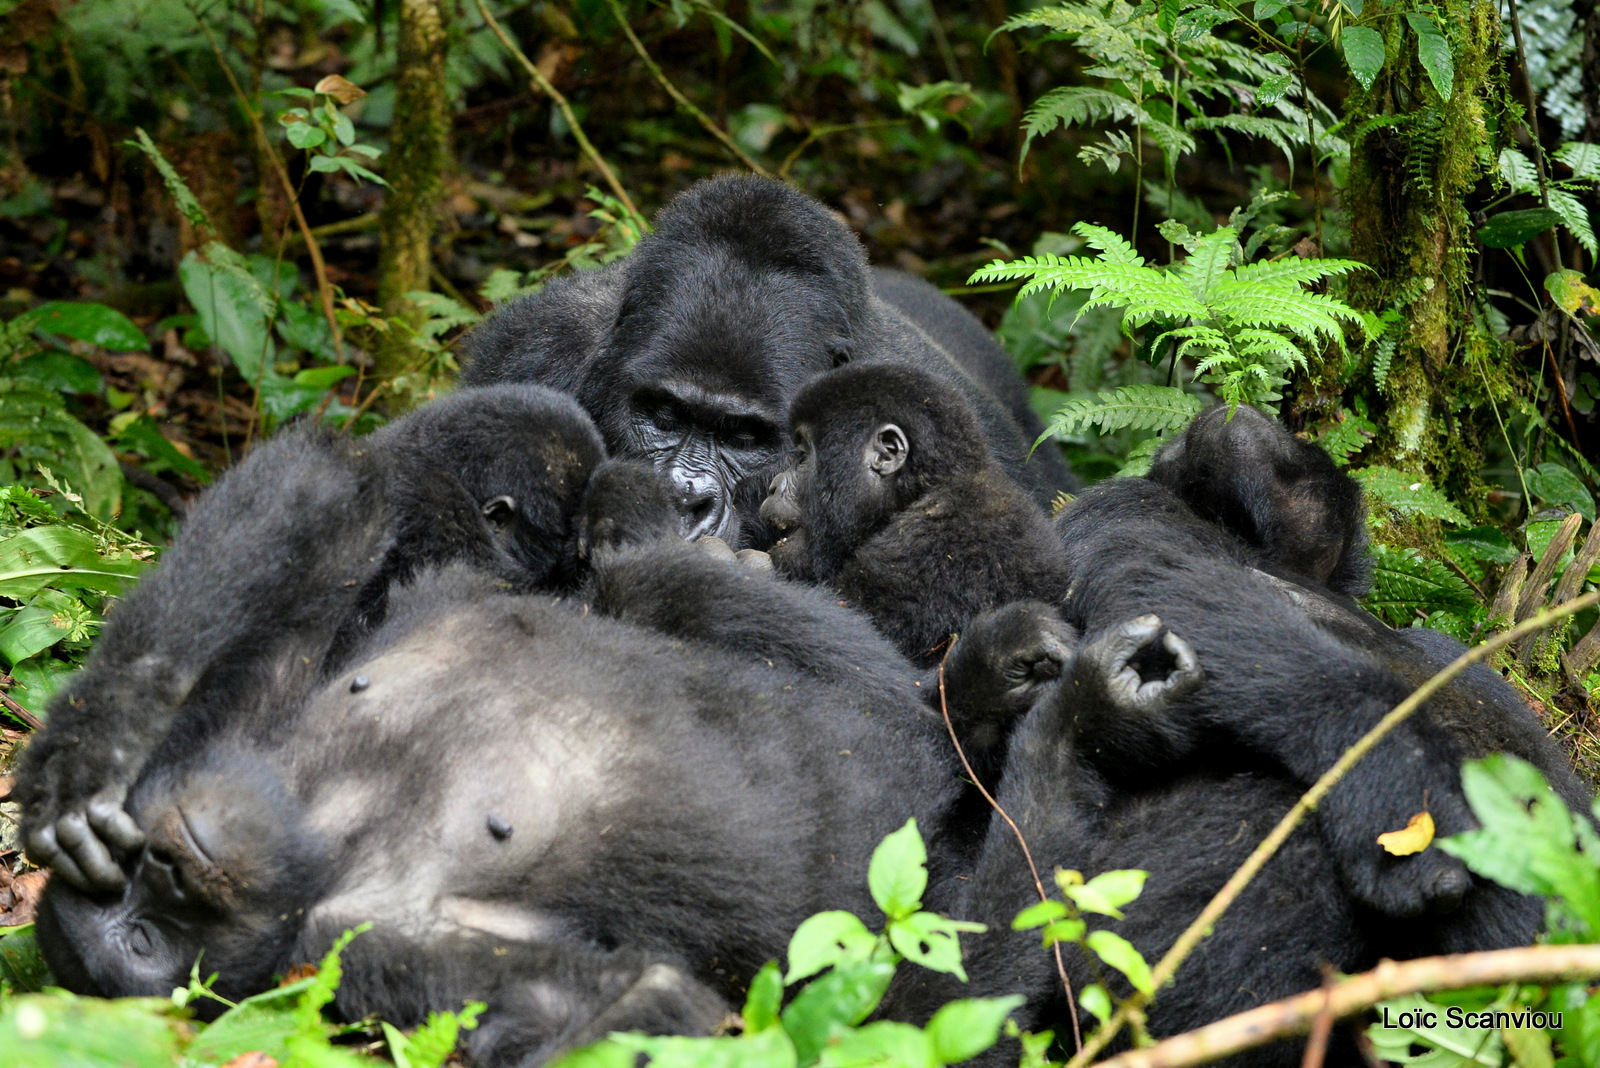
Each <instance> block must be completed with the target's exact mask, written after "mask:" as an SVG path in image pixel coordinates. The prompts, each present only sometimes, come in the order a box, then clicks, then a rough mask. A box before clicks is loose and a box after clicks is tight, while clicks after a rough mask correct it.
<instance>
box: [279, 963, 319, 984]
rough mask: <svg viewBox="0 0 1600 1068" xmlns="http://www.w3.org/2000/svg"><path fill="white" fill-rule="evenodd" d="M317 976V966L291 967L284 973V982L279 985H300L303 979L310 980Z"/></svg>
mask: <svg viewBox="0 0 1600 1068" xmlns="http://www.w3.org/2000/svg"><path fill="white" fill-rule="evenodd" d="M316 974H317V966H316V965H315V964H295V965H291V966H290V968H289V970H288V971H286V972H284V973H283V982H281V983H279V984H278V985H279V986H288V985H289V984H290V983H298V982H299V981H300V980H302V979H310V978H311V977H312V976H313V975H316Z"/></svg>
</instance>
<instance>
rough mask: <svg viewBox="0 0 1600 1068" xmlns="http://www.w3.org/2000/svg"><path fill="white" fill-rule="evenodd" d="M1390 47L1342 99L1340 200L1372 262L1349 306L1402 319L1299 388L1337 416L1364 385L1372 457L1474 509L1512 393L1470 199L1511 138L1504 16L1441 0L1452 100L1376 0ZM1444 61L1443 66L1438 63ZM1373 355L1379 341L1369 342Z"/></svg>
mask: <svg viewBox="0 0 1600 1068" xmlns="http://www.w3.org/2000/svg"><path fill="white" fill-rule="evenodd" d="M1374 8H1376V9H1377V11H1378V12H1379V13H1380V19H1379V20H1378V21H1377V22H1375V23H1369V24H1370V25H1373V26H1374V27H1375V28H1378V29H1380V30H1381V32H1382V33H1383V34H1384V38H1385V46H1386V57H1385V61H1384V65H1383V68H1382V70H1381V71H1380V72H1379V74H1378V76H1377V79H1376V80H1375V81H1374V82H1373V84H1372V86H1371V88H1370V89H1367V90H1362V89H1361V88H1360V87H1359V86H1355V87H1354V88H1353V91H1352V93H1351V96H1350V98H1349V100H1348V102H1347V106H1346V116H1347V119H1348V123H1347V125H1346V127H1345V129H1346V130H1347V131H1349V133H1348V135H1347V136H1349V137H1350V138H1351V142H1352V143H1351V158H1350V171H1349V179H1348V182H1347V185H1346V188H1345V190H1344V193H1343V204H1344V207H1345V209H1346V211H1347V212H1348V218H1349V220H1350V230H1351V233H1350V238H1351V240H1350V254H1351V256H1352V258H1354V259H1358V260H1361V261H1362V262H1364V263H1367V264H1369V265H1370V266H1371V267H1372V268H1373V270H1372V271H1371V272H1370V273H1361V274H1359V275H1357V276H1355V277H1354V278H1353V279H1352V282H1351V286H1350V300H1351V303H1353V304H1355V305H1356V306H1357V307H1360V308H1363V309H1365V310H1368V311H1370V312H1372V313H1374V314H1375V315H1383V314H1384V313H1390V317H1391V318H1394V317H1395V316H1397V317H1398V318H1396V319H1395V321H1394V322H1393V324H1392V325H1391V326H1390V331H1391V332H1390V334H1389V335H1387V338H1386V342H1385V343H1384V344H1380V345H1378V346H1375V347H1374V348H1375V349H1376V353H1375V354H1373V355H1372V356H1371V358H1369V359H1367V360H1365V361H1364V362H1361V363H1359V364H1354V365H1352V364H1344V365H1342V366H1341V365H1340V364H1339V362H1338V361H1336V360H1331V361H1329V363H1328V364H1327V365H1326V366H1325V367H1324V368H1323V369H1322V370H1321V373H1320V374H1318V375H1317V376H1315V377H1316V380H1315V381H1312V382H1309V383H1307V384H1306V386H1305V388H1304V389H1303V390H1302V391H1301V392H1300V394H1299V396H1298V398H1297V408H1298V409H1299V411H1300V413H1301V415H1302V416H1303V417H1306V418H1309V419H1311V420H1313V421H1314V420H1316V419H1318V418H1320V417H1325V416H1328V415H1332V414H1333V410H1332V409H1333V408H1334V406H1335V405H1339V404H1342V403H1348V401H1349V400H1350V399H1351V398H1352V397H1353V396H1358V395H1365V396H1366V397H1367V399H1368V402H1369V404H1371V405H1372V407H1373V414H1374V416H1375V417H1376V418H1375V421H1376V422H1377V424H1378V426H1379V428H1380V430H1379V436H1378V438H1377V440H1376V441H1374V442H1373V443H1372V445H1370V446H1369V447H1368V449H1367V450H1366V451H1365V452H1364V453H1363V455H1362V460H1363V462H1365V463H1385V464H1389V465H1392V466H1394V467H1398V468H1401V469H1403V470H1409V471H1413V472H1417V473H1419V474H1424V475H1427V476H1428V477H1430V478H1431V479H1432V480H1433V481H1434V482H1435V483H1436V484H1438V485H1440V486H1441V487H1442V488H1445V489H1446V490H1447V491H1448V492H1449V493H1450V494H1451V496H1452V497H1454V498H1455V499H1456V500H1458V501H1462V502H1466V503H1468V504H1469V505H1470V504H1472V503H1474V502H1475V501H1476V500H1478V499H1479V498H1480V497H1481V495H1482V492H1483V487H1482V486H1481V484H1480V483H1479V479H1480V475H1479V472H1480V470H1481V468H1482V466H1483V450H1484V444H1485V441H1486V437H1487V435H1488V434H1490V433H1498V430H1497V424H1496V422H1495V416H1494V412H1493V410H1492V409H1491V407H1490V405H1489V403H1488V401H1489V396H1490V394H1491V393H1492V394H1493V396H1494V400H1495V402H1496V403H1498V404H1500V405H1501V407H1502V410H1503V409H1504V405H1505V404H1506V402H1507V401H1508V400H1509V399H1510V390H1509V382H1507V381H1506V380H1505V378H1504V375H1505V371H1504V366H1503V361H1501V360H1498V359H1496V358H1495V357H1496V355H1497V353H1496V346H1495V344H1494V342H1493V340H1492V339H1491V338H1489V337H1487V336H1485V335H1484V334H1483V332H1482V331H1481V330H1479V329H1478V328H1477V327H1476V326H1475V325H1474V324H1475V321H1476V316H1475V313H1474V290H1473V286H1472V279H1473V273H1474V267H1475V265H1474V253H1473V251H1472V250H1473V237H1472V223H1471V220H1470V218H1469V215H1468V210H1467V197H1468V195H1469V194H1470V193H1471V192H1472V190H1473V188H1474V187H1475V186H1476V185H1478V183H1479V182H1480V181H1481V180H1482V179H1483V178H1484V177H1485V176H1486V175H1487V174H1489V173H1491V172H1492V171H1493V169H1494V167H1495V160H1496V157H1497V154H1498V152H1499V149H1500V147H1501V144H1502V139H1503V137H1504V136H1505V134H1504V131H1505V130H1506V128H1507V125H1508V123H1509V119H1508V117H1507V116H1506V114H1505V112H1506V104H1505V101H1506V75H1505V66H1504V62H1505V61H1504V57H1503V55H1502V48H1501V40H1502V38H1501V25H1500V20H1499V17H1498V14H1497V12H1496V8H1495V6H1494V4H1493V3H1492V2H1488V0H1443V2H1442V3H1441V4H1440V10H1439V13H1438V15H1439V18H1438V25H1439V26H1441V27H1442V28H1443V31H1444V33H1445V34H1446V36H1447V37H1448V39H1449V42H1450V51H1451V54H1452V57H1453V61H1454V80H1453V83H1452V84H1451V85H1450V86H1449V88H1450V92H1449V94H1448V98H1447V97H1446V95H1445V94H1443V93H1441V92H1440V91H1439V89H1438V88H1436V87H1435V85H1434V84H1433V82H1432V80H1431V79H1430V76H1429V72H1428V69H1427V68H1426V67H1425V66H1424V65H1423V63H1422V62H1421V61H1420V60H1419V57H1418V33H1417V30H1416V29H1415V28H1414V26H1413V25H1412V24H1411V23H1410V22H1409V21H1408V19H1407V17H1406V13H1407V11H1408V10H1412V11H1414V10H1415V8H1414V5H1412V4H1409V3H1403V2H1396V0H1378V2H1377V3H1375V4H1374V3H1369V4H1368V5H1367V11H1368V12H1369V13H1370V12H1372V11H1373V10H1374ZM1436 69H1437V68H1436ZM1368 351H1369V353H1371V352H1372V349H1369V350H1368Z"/></svg>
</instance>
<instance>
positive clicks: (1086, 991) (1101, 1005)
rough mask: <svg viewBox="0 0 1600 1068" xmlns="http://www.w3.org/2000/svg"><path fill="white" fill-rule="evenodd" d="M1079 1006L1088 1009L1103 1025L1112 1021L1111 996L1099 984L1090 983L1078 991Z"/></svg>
mask: <svg viewBox="0 0 1600 1068" xmlns="http://www.w3.org/2000/svg"><path fill="white" fill-rule="evenodd" d="M1078 1004H1079V1005H1082V1006H1083V1007H1084V1008H1086V1009H1088V1010H1089V1012H1090V1013H1091V1014H1093V1016H1094V1018H1095V1019H1097V1020H1099V1021H1100V1022H1101V1023H1105V1022H1106V1021H1107V1020H1109V1019H1111V995H1110V994H1108V993H1106V988H1105V987H1103V986H1101V985H1100V984H1099V983H1090V984H1089V985H1088V986H1086V987H1084V988H1083V989H1082V990H1080V991H1078Z"/></svg>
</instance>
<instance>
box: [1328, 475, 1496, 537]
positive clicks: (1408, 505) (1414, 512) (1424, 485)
mask: <svg viewBox="0 0 1600 1068" xmlns="http://www.w3.org/2000/svg"><path fill="white" fill-rule="evenodd" d="M1350 473H1351V474H1352V475H1354V476H1355V477H1356V479H1357V480H1358V481H1359V482H1360V483H1361V488H1362V489H1364V490H1366V492H1367V496H1368V497H1371V498H1373V499H1375V500H1377V501H1378V502H1379V503H1381V504H1382V505H1384V506H1385V507H1387V508H1392V509H1394V510H1395V511H1396V512H1399V513H1400V514H1401V515H1407V516H1421V517H1423V518H1425V519H1441V520H1443V521H1445V522H1446V523H1454V524H1456V525H1457V526H1463V527H1464V526H1467V525H1468V524H1467V517H1466V516H1465V515H1463V514H1462V513H1461V509H1459V508H1457V507H1456V506H1455V505H1454V504H1451V503H1450V498H1448V497H1446V496H1445V495H1444V494H1443V493H1440V492H1439V491H1438V490H1437V489H1435V488H1433V487H1432V486H1431V485H1429V484H1428V482H1427V480H1426V479H1424V478H1422V477H1421V476H1419V475H1408V474H1406V473H1405V472H1404V471H1396V470H1395V469H1394V468H1392V467H1384V466H1382V465H1374V466H1372V467H1364V468H1362V469H1361V470H1359V471H1352V472H1350Z"/></svg>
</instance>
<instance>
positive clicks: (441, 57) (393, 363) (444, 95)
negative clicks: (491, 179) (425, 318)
mask: <svg viewBox="0 0 1600 1068" xmlns="http://www.w3.org/2000/svg"><path fill="white" fill-rule="evenodd" d="M399 16H400V19H399V21H400V32H399V40H398V42H397V43H396V68H395V90H396V94H395V107H394V125H393V127H392V129H391V137H390V146H391V147H390V149H389V159H388V167H387V175H386V176H387V178H388V180H389V183H390V185H391V186H392V187H393V188H392V189H391V190H390V191H389V194H388V196H387V197H385V198H384V203H383V213H382V217H381V220H380V224H379V225H380V230H381V235H382V242H383V244H382V249H381V252H380V254H379V257H378V300H379V303H380V304H382V306H383V310H384V312H385V313H386V314H388V315H396V316H401V317H404V318H412V317H414V316H416V314H417V312H416V310H415V308H414V307H413V306H412V304H411V302H410V301H408V300H407V299H406V296H405V295H406V293H408V292H410V291H412V290H421V289H427V288H428V275H429V269H430V267H431V264H432V260H431V257H430V253H429V244H430V242H431V241H432V238H433V231H434V226H435V225H436V222H437V219H438V211H439V201H440V198H441V194H442V191H443V188H444V177H445V174H446V173H447V172H448V171H449V169H450V98H449V95H448V92H447V91H446V87H445V50H446V37H445V29H444V18H443V13H442V12H441V11H440V4H439V0H400V11H399ZM410 353H411V349H410V347H409V346H408V345H407V344H406V343H405V340H404V339H403V338H402V337H399V336H396V334H391V335H390V340H389V342H388V343H387V344H385V345H384V346H383V347H382V348H381V349H380V350H379V352H378V354H377V373H378V375H379V376H380V377H384V378H388V377H391V376H393V375H396V374H399V373H402V372H403V371H405V370H406V369H407V365H408V364H409V362H410Z"/></svg>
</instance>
